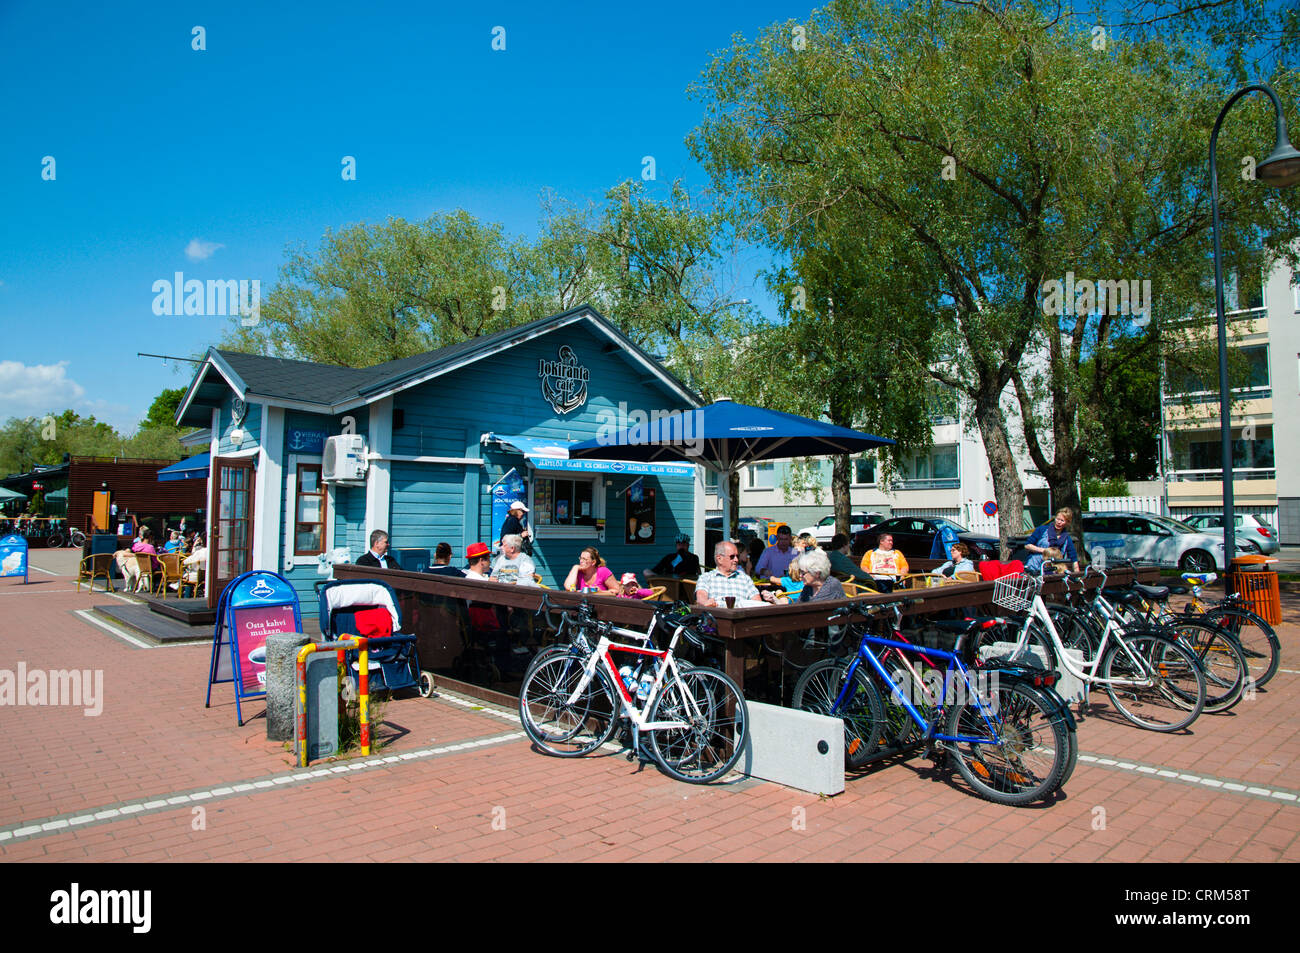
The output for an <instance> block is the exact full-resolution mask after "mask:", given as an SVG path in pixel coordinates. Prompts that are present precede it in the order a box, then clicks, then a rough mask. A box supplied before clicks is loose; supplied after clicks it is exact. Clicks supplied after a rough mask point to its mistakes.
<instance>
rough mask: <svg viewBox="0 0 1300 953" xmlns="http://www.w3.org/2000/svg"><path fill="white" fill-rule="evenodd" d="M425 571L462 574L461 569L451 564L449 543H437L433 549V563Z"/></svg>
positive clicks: (444, 574) (447, 574)
mask: <svg viewBox="0 0 1300 953" xmlns="http://www.w3.org/2000/svg"><path fill="white" fill-rule="evenodd" d="M425 572H431V573H434V574H435V575H439V576H463V575H465V573H463V572H462V571H461V570H459V569H457V568H456V567H455V566H453V565H452V564H451V543H439V544H438V546H437V548H436V549H435V550H434V551H433V565H432V566H430V567H429V568H428V569H426V570H425Z"/></svg>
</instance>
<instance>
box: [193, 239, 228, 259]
mask: <svg viewBox="0 0 1300 953" xmlns="http://www.w3.org/2000/svg"><path fill="white" fill-rule="evenodd" d="M225 247H226V246H225V245H222V244H220V243H219V242H205V241H202V240H201V239H198V238H191V239H190V243H189V244H188V245H186V246H185V257H186V258H188V259H189V260H190V261H203V260H204V259H207V258H211V257H212V256H213V255H215V254H216V253H217V249H219V248H225Z"/></svg>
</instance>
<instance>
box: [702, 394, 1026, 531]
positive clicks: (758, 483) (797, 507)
mask: <svg viewBox="0 0 1300 953" xmlns="http://www.w3.org/2000/svg"><path fill="white" fill-rule="evenodd" d="M965 403H966V402H965V401H964V400H962V399H960V398H958V396H957V395H956V394H955V393H952V392H947V393H946V394H943V395H938V396H936V398H935V399H934V400H932V402H931V407H932V408H933V412H932V414H931V418H930V420H931V435H932V438H933V446H932V447H931V448H930V449H929V450H927V451H924V452H921V453H918V454H914V455H912V456H911V457H909V458H907V459H906V460H904V462H903V466H902V472H901V473H898V474H895V477H894V480H893V483H892V486H890V487H889V489H888V490H886V489H885V487H884V485H883V482H882V481H881V480H880V479H879V477H880V476H881V475H882V474H881V473H880V467H879V464H878V461H877V458H876V454H875V452H874V451H873V452H869V453H865V454H862V455H860V456H857V457H855V458H854V459H853V473H852V477H851V479H852V483H851V484H850V500H851V503H852V508H853V511H854V512H859V511H865V512H875V513H881V514H883V515H885V516H946V517H948V518H949V519H951V520H953V521H955V522H957V523H960V524H961V525H963V526H965V527H966V528H968V529H971V530H977V531H983V532H989V533H996V532H997V526H998V517H997V516H993V517H989V516H986V515H985V513H984V504H985V503H986V502H988V501H990V500H992V499H993V498H994V491H993V475H992V472H991V470H990V469H989V463H988V457H987V455H986V454H985V452H984V441H983V440H982V439H981V438H980V434H979V430H978V429H977V428H976V427H975V426H974V424H973V423H972V421H971V419H970V416H971V415H970V412H969V408H968V407H966V406H965ZM1013 426H1014V425H1013ZM1023 444H1024V441H1023V438H1022V437H1021V436H1020V434H1019V433H1017V432H1013V434H1012V446H1013V449H1015V450H1016V462H1017V466H1018V467H1019V470H1020V479H1021V481H1022V482H1023V483H1024V486H1025V491H1026V493H1025V496H1026V509H1025V514H1024V515H1023V516H1022V517H1021V518H1020V519H1017V520H1016V525H1015V526H1014V528H1013V532H1017V531H1019V530H1021V529H1022V528H1024V527H1025V526H1027V525H1033V523H1030V522H1027V521H1030V520H1032V521H1036V522H1043V521H1044V520H1045V519H1046V514H1047V512H1048V510H1049V508H1050V505H1051V502H1050V500H1049V499H1048V492H1047V482H1046V481H1045V480H1044V479H1043V478H1042V476H1040V475H1039V473H1038V471H1037V470H1035V469H1033V464H1032V462H1030V460H1029V458H1028V454H1027V453H1026V452H1025V450H1024V446H1023ZM814 465H815V470H814V471H813V474H812V479H813V481H814V482H815V483H816V484H817V485H819V486H820V488H821V490H820V498H819V499H818V497H817V495H816V494H814V493H812V492H802V493H799V492H787V490H786V487H787V486H789V485H790V484H791V482H792V481H791V469H792V467H793V466H794V463H793V462H792V461H787V460H777V461H771V462H767V463H758V464H755V465H753V466H750V467H748V468H746V469H745V471H744V472H742V473H741V477H740V512H741V515H742V516H760V517H769V518H771V519H777V520H782V521H784V522H786V523H789V524H790V526H791V527H792V528H793V529H794V530H795V531H798V530H799V529H800V528H802V527H805V526H809V525H812V524H814V523H816V522H817V521H818V520H819V519H821V518H822V517H823V516H826V515H828V514H830V513H832V512H833V511H834V503H833V498H832V495H831V460H830V459H829V458H819V459H817V460H816V461H815V464H814ZM711 479H713V480H715V481H716V477H711ZM707 486H708V492H709V496H708V498H707V509H708V513H709V515H711V516H713V515H717V514H718V513H720V512H721V509H720V503H719V498H718V496H717V485H716V482H714V483H710V484H708V485H707Z"/></svg>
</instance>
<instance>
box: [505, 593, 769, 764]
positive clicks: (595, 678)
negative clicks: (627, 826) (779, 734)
mask: <svg viewBox="0 0 1300 953" xmlns="http://www.w3.org/2000/svg"><path fill="white" fill-rule="evenodd" d="M584 610H586V611H584ZM566 622H567V624H568V626H569V627H570V628H572V629H574V630H575V631H574V632H573V633H572V634H573V636H574V638H573V644H572V645H569V646H566V647H564V648H562V649H552V650H549V651H547V652H543V653H542V655H539V656H538V658H537V659H536V660H535V661H534V663H533V665H532V666H530V668H529V670H528V672H527V673H526V674H525V675H524V682H523V686H522V687H521V688H520V691H519V719H520V721H521V722H522V723H523V726H524V731H526V732H527V733H528V737H529V738H531V739H532V740H533V742H534V743H535V744H536V745H537V746H538V747H539V748H541V749H542V750H543V751H545V752H547V753H549V754H554V755H558V756H560V757H564V758H572V757H577V756H579V755H584V754H587V753H588V752H591V751H595V750H596V749H597V748H599V747H600V746H601V745H603V744H605V743H606V742H607V741H609V739H610V738H611V737H612V736H613V734H614V731H615V729H616V728H617V727H618V723H619V721H620V719H622V718H626V719H627V721H628V722H629V723H630V725H631V729H632V730H631V751H630V752H629V755H628V757H629V758H634V757H637V756H639V755H640V754H641V747H642V743H641V742H642V735H644V736H645V739H646V743H645V748H646V749H647V750H648V752H649V755H650V759H651V760H653V761H655V762H656V763H657V764H658V765H659V767H660V768H661V769H662V770H663V771H664V773H665V774H667V775H669V776H670V777H673V778H676V779H678V780H679V781H689V782H691V783H693V784H705V783H707V782H709V781H716V780H717V779H718V778H720V777H722V776H723V775H725V774H726V773H727V772H728V771H730V770H731V769H732V767H734V766H735V764H736V761H737V760H738V759H739V758H740V754H741V751H742V750H743V749H744V746H745V741H746V736H747V733H748V731H749V711H748V709H747V708H746V707H745V699H744V696H743V695H741V692H740V689H739V688H738V687H737V686H736V683H735V682H734V681H732V680H731V679H730V678H728V677H727V676H726V674H724V673H723V672H720V671H718V670H717V669H712V668H697V667H695V666H689V665H685V664H684V663H679V662H678V661H677V659H676V658H675V656H674V654H673V650H674V649H675V648H676V646H677V640H678V638H680V637H681V636H683V635H684V636H686V638H687V639H688V640H689V641H691V642H692V643H694V644H696V645H699V646H703V644H704V643H703V641H702V640H701V639H700V638H699V636H698V634H697V633H696V632H695V631H694V628H695V627H696V626H697V625H698V624H699V623H700V618H699V617H698V616H684V617H680V618H673V617H670V616H668V615H666V614H664V613H662V612H656V613H655V616H654V619H653V620H652V621H651V624H650V629H649V631H648V632H637V631H636V630H634V629H625V628H620V627H618V626H614V625H612V624H610V623H608V622H599V621H597V620H596V619H595V618H594V617H593V616H592V614H591V612H590V610H589V609H587V607H585V606H583V607H580V609H579V611H578V612H577V619H576V621H575V620H574V619H573V618H569V619H566ZM661 624H662V625H666V626H669V627H671V629H672V638H671V639H670V640H669V643H668V648H667V649H663V650H660V649H657V648H655V647H654V643H653V641H652V640H651V635H652V634H653V633H654V631H655V628H656V626H658V625H661ZM616 635H617V636H623V637H625V638H628V639H632V640H635V642H636V643H638V644H634V645H633V644H627V643H624V642H615V641H614V640H613V638H612V636H616ZM593 636H596V637H598V641H596V644H595V647H594V648H592V647H591V644H592V641H593V638H592V637H593ZM615 653H618V654H619V655H620V656H624V657H629V658H630V661H629V662H627V663H626V664H624V665H622V667H621V669H620V667H619V666H617V665H616V664H615V659H614V656H615Z"/></svg>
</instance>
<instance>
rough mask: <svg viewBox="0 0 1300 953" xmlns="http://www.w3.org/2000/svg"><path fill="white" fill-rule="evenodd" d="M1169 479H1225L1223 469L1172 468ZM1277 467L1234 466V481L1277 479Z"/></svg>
mask: <svg viewBox="0 0 1300 953" xmlns="http://www.w3.org/2000/svg"><path fill="white" fill-rule="evenodd" d="M1167 479H1168V480H1169V482H1170V483H1204V482H1208V481H1214V482H1215V483H1218V482H1219V481H1221V480H1222V479H1223V470H1221V469H1214V470H1172V471H1170V472H1169V474H1168V477H1167ZM1276 479H1277V468H1275V467H1233V468H1232V482H1233V483H1234V484H1236V483H1237V482H1238V481H1239V480H1276Z"/></svg>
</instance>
